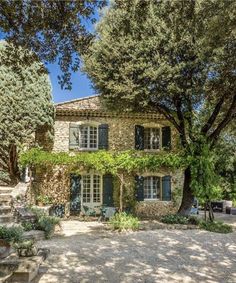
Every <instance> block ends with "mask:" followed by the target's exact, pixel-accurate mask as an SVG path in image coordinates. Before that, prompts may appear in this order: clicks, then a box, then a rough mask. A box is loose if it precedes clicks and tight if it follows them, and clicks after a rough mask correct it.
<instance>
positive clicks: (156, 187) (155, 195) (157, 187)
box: [144, 176, 162, 200]
mask: <svg viewBox="0 0 236 283" xmlns="http://www.w3.org/2000/svg"><path fill="white" fill-rule="evenodd" d="M144 199H159V200H161V199H162V193H161V177H158V176H148V177H145V178H144Z"/></svg>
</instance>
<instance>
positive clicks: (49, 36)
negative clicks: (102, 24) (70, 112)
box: [0, 0, 106, 89]
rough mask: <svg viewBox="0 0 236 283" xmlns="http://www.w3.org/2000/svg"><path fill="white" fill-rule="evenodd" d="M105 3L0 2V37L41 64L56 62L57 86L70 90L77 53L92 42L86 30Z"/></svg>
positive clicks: (57, 0)
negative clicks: (36, 58) (32, 56)
mask: <svg viewBox="0 0 236 283" xmlns="http://www.w3.org/2000/svg"><path fill="white" fill-rule="evenodd" d="M105 3H106V0H76V1H74V0H67V1H60V0H55V1H52V0H40V1H35V0H27V1H25V0H1V3H0V35H1V37H4V39H5V40H7V41H8V42H11V43H14V45H16V46H21V47H23V48H25V49H28V50H31V51H33V52H34V53H35V54H37V56H38V58H39V60H40V61H41V62H43V63H54V62H55V61H57V63H58V64H59V66H60V68H61V72H62V75H61V76H59V82H60V83H61V86H62V87H65V88H68V89H70V88H71V81H70V76H71V72H73V71H77V70H78V67H79V62H80V60H79V58H80V57H79V56H80V52H81V51H83V50H84V49H86V48H87V45H88V43H89V42H90V40H91V38H92V34H91V33H90V31H89V27H90V25H91V23H92V22H94V21H95V19H96V10H97V9H99V8H101V7H102V6H104V5H105ZM28 63H29V64H30V63H31V62H30V61H29V62H28ZM11 64H12V65H13V64H14V61H12V62H11Z"/></svg>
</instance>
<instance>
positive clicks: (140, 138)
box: [135, 125, 144, 150]
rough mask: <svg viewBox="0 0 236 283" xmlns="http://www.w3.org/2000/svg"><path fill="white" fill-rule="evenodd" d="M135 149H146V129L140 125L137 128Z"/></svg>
mask: <svg viewBox="0 0 236 283" xmlns="http://www.w3.org/2000/svg"><path fill="white" fill-rule="evenodd" d="M135 149H137V150H143V149H144V127H143V126H140V125H136V126H135Z"/></svg>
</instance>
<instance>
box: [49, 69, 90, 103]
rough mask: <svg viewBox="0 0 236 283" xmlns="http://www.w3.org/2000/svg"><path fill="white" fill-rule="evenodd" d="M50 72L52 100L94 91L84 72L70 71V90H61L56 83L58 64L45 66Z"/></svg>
mask: <svg viewBox="0 0 236 283" xmlns="http://www.w3.org/2000/svg"><path fill="white" fill-rule="evenodd" d="M47 68H48V70H49V72H50V74H49V75H50V79H51V83H52V96H53V101H54V102H62V101H67V100H71V99H75V98H79V97H84V96H89V95H92V94H94V93H95V91H94V89H92V87H91V82H90V80H89V79H88V78H87V76H86V75H85V74H82V73H81V72H78V73H72V90H62V89H61V86H60V85H59V84H58V79H57V76H58V75H59V73H60V68H59V67H58V65H57V64H56V63H55V64H51V65H48V66H47Z"/></svg>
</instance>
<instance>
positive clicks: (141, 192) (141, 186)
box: [135, 176, 144, 201]
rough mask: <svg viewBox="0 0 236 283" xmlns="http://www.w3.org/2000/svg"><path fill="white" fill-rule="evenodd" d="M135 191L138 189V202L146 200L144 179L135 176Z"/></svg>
mask: <svg viewBox="0 0 236 283" xmlns="http://www.w3.org/2000/svg"><path fill="white" fill-rule="evenodd" d="M135 189H136V199H137V201H143V200H144V177H143V176H135Z"/></svg>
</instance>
